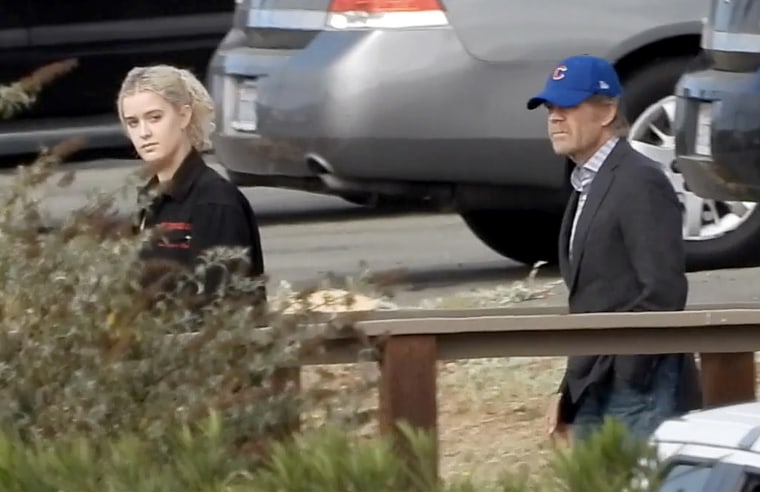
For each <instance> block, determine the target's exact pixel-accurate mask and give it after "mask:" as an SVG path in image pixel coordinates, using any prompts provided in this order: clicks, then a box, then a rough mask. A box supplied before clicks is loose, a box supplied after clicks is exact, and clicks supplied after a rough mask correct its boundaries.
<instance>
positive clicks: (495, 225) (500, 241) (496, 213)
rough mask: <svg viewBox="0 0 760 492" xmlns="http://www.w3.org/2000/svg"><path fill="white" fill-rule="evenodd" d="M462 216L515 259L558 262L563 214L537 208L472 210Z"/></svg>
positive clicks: (530, 262) (488, 241)
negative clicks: (526, 209) (558, 243)
mask: <svg viewBox="0 0 760 492" xmlns="http://www.w3.org/2000/svg"><path fill="white" fill-rule="evenodd" d="M462 218H463V219H464V222H465V223H466V224H467V227H469V228H470V230H471V231H472V233H473V234H475V236H476V237H477V238H478V239H480V240H481V241H482V242H483V243H485V245H486V246H488V247H489V248H491V249H492V250H494V251H496V252H497V253H499V254H500V255H502V256H506V257H507V258H510V259H512V260H514V261H517V262H520V263H526V264H528V265H533V264H534V263H536V262H537V261H546V262H548V263H550V264H555V263H557V255H558V248H557V241H558V239H557V238H558V233H559V226H560V222H561V221H562V217H561V216H560V215H558V214H552V213H549V212H537V211H507V210H472V211H469V212H463V213H462Z"/></svg>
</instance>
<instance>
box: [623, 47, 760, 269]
mask: <svg viewBox="0 0 760 492" xmlns="http://www.w3.org/2000/svg"><path fill="white" fill-rule="evenodd" d="M705 63H706V62H705V59H704V58H702V59H700V58H699V57H697V58H695V57H693V56H688V57H687V56H684V57H677V58H666V59H661V60H656V61H654V62H652V63H651V64H649V65H647V66H646V67H644V68H642V69H640V70H638V71H636V72H634V73H633V74H631V76H629V77H626V78H625V79H624V80H623V86H624V98H623V102H624V108H625V110H626V114H627V116H628V120H629V121H630V122H635V121H636V119H637V118H638V117H639V116H640V115H642V114H643V113H644V111H645V110H646V109H647V108H648V107H650V106H652V105H654V104H655V102H656V101H660V100H662V99H663V98H665V97H668V96H670V95H672V94H673V90H674V88H675V85H676V83H677V82H678V79H679V78H680V77H681V75H682V74H683V73H685V72H687V71H693V70H695V69H699V68H701V67H702V66H703V65H704V64H705ZM671 130H672V129H671ZM676 172H677V171H676ZM686 186H687V187H688V183H686ZM684 241H685V245H684V247H685V250H686V263H687V270H689V271H699V270H715V269H721V268H737V267H746V266H756V265H758V264H760V207H756V208H754V209H753V210H752V211H751V212H749V213H748V215H747V216H746V218H745V219H744V221H743V222H742V223H741V224H740V225H739V226H738V227H736V228H735V229H733V230H729V231H727V232H723V233H722V234H721V235H719V236H716V237H711V238H704V239H686V238H685V239H684Z"/></svg>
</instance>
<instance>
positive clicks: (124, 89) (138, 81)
mask: <svg viewBox="0 0 760 492" xmlns="http://www.w3.org/2000/svg"><path fill="white" fill-rule="evenodd" d="M143 91H150V92H154V93H156V94H158V95H159V96H161V97H163V98H164V99H166V100H167V101H168V102H169V103H171V104H172V105H174V106H175V107H177V108H181V107H182V106H189V107H190V111H191V117H190V124H189V125H188V127H187V134H188V137H189V138H190V143H191V144H192V146H193V147H194V148H195V149H196V150H198V151H200V152H203V151H205V150H209V149H210V148H211V133H213V131H214V102H213V100H212V99H211V96H210V95H209V93H208V91H207V90H206V88H205V87H204V86H203V84H202V83H201V82H200V81H199V80H198V79H197V78H196V77H195V75H193V74H192V73H191V72H190V71H188V70H185V69H183V68H177V67H173V66H171V65H153V66H149V67H135V68H133V69H132V70H130V71H129V72H128V73H127V76H126V77H125V78H124V81H123V82H122V84H121V89H120V90H119V96H118V98H117V106H118V110H119V119H121V120H122V123H124V116H123V114H122V107H121V102H122V100H123V99H124V97H125V96H128V95H132V94H135V93H137V92H143Z"/></svg>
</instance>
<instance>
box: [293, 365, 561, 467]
mask: <svg viewBox="0 0 760 492" xmlns="http://www.w3.org/2000/svg"><path fill="white" fill-rule="evenodd" d="M563 367H564V359H563V358H556V357H552V358H549V357H547V358H512V359H479V360H468V361H459V362H449V363H443V362H441V363H439V364H438V412H439V413H438V423H439V432H440V435H439V439H440V459H441V472H442V474H443V476H444V477H445V478H453V477H457V476H464V475H471V476H473V477H474V478H476V479H477V480H478V481H480V480H485V481H487V480H491V479H496V478H498V475H499V474H500V473H501V472H504V471H523V470H525V471H533V470H538V469H540V468H541V466H542V465H543V464H544V463H545V458H546V457H547V456H548V451H549V449H550V448H549V446H548V445H549V442H548V440H547V438H546V436H545V434H544V424H543V416H544V409H545V406H546V401H547V397H548V395H549V394H550V393H551V392H552V391H553V390H554V389H556V387H557V384H558V382H559V379H560V377H561V371H562V368H563ZM326 371H329V372H330V373H332V377H331V378H329V379H330V381H331V383H330V385H331V386H332V387H333V389H338V390H344V391H346V390H348V389H349V388H353V387H355V385H356V383H357V381H359V380H367V379H368V378H374V377H376V376H377V374H376V371H377V369H376V366H375V364H371V363H365V364H361V365H335V366H330V367H319V368H316V367H310V368H307V369H305V370H304V372H303V385H304V387H309V386H310V385H313V384H317V382H319V384H322V385H324V384H325V377H324V373H325V372H326ZM357 396H358V395H357ZM362 396H363V397H361V398H356V399H354V400H353V401H349V402H347V405H349V406H350V407H351V408H352V409H360V408H361V409H372V410H374V411H376V410H377V392H376V391H371V392H369V393H367V394H365V395H362ZM312 417H313V418H314V419H315V420H316V421H319V420H321V417H322V416H321V415H313V416H312ZM376 431H377V425H376V422H375V419H372V422H371V423H369V424H367V425H366V426H365V427H363V428H362V433H363V434H365V435H373V434H375V433H376Z"/></svg>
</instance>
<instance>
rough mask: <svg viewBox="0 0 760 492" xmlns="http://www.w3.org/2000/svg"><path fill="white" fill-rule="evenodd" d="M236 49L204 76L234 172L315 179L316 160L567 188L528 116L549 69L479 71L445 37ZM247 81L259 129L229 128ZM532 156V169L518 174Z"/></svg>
mask: <svg viewBox="0 0 760 492" xmlns="http://www.w3.org/2000/svg"><path fill="white" fill-rule="evenodd" d="M228 37H229V36H228ZM241 44H242V43H238V44H236V43H232V42H226V43H223V44H222V45H221V46H220V49H219V50H217V52H216V54H215V55H214V57H213V59H212V61H211V65H210V73H209V86H210V88H211V92H212V94H213V96H214V99H215V101H216V106H217V133H216V135H215V139H214V146H215V149H216V152H217V154H218V155H219V158H220V161H221V162H222V163H223V165H224V166H225V167H227V168H228V169H229V170H231V171H233V172H237V173H242V174H251V175H260V176H271V175H282V176H301V177H309V176H314V175H315V173H314V170H313V169H312V168H310V167H309V166H308V165H307V163H306V155H307V154H310V153H312V154H316V155H318V156H319V157H320V160H322V161H324V162H325V163H327V164H328V165H329V168H330V170H331V172H333V173H334V174H336V175H339V176H343V177H348V178H352V179H357V180H404V181H422V182H425V181H428V182H429V181H440V182H450V183H477V182H479V183H493V184H498V183H506V184H526V185H535V186H539V187H540V186H545V187H556V188H559V187H561V184H562V179H563V178H564V176H563V173H562V172H561V169H560V168H561V166H560V164H558V163H557V161H556V158H555V157H554V156H553V155H552V154H551V149H550V147H549V146H548V145H547V143H546V140H545V138H544V135H545V120H544V118H543V117H542V115H536V114H532V113H530V112H528V111H527V110H526V109H525V101H526V100H527V99H528V97H530V95H532V92H533V91H535V84H536V81H537V80H542V79H543V77H545V72H546V70H548V68H547V69H546V70H544V67H539V68H536V69H535V70H531V68H532V67H528V69H525V66H522V69H521V70H520V71H519V72H517V71H516V72H514V73H513V72H506V71H505V67H504V66H497V65H490V64H487V63H483V62H481V61H479V60H477V59H474V58H472V57H471V56H470V55H469V54H468V53H467V52H466V51H465V50H464V48H463V46H462V44H461V42H460V41H459V39H458V37H457V35H456V33H455V32H454V31H453V30H452V29H450V28H435V29H419V30H399V31H394V30H387V31H346V32H338V31H324V32H322V33H320V34H318V35H317V36H316V37H315V38H314V39H313V40H312V41H311V43H310V44H309V45H308V46H307V47H306V48H305V49H303V50H266V49H253V48H247V47H245V46H242V45H241ZM246 80H248V81H251V80H255V86H253V85H252V87H253V88H254V90H255V92H256V103H255V107H256V120H257V121H256V129H255V132H250V131H240V130H239V129H236V128H234V127H233V125H232V124H231V122H232V121H234V120H235V118H236V115H235V105H236V100H237V98H238V91H239V87H240V84H243V83H245V81H246ZM521 90H522V91H523V92H525V93H524V94H523V93H521ZM515 112H519V114H517V115H516V114H515ZM526 154H527V155H531V156H532V159H531V161H532V162H533V163H534V164H531V165H515V163H520V162H522V161H523V160H524V156H525V155H526ZM473 166H476V167H477V171H476V172H473V171H474V169H473Z"/></svg>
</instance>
